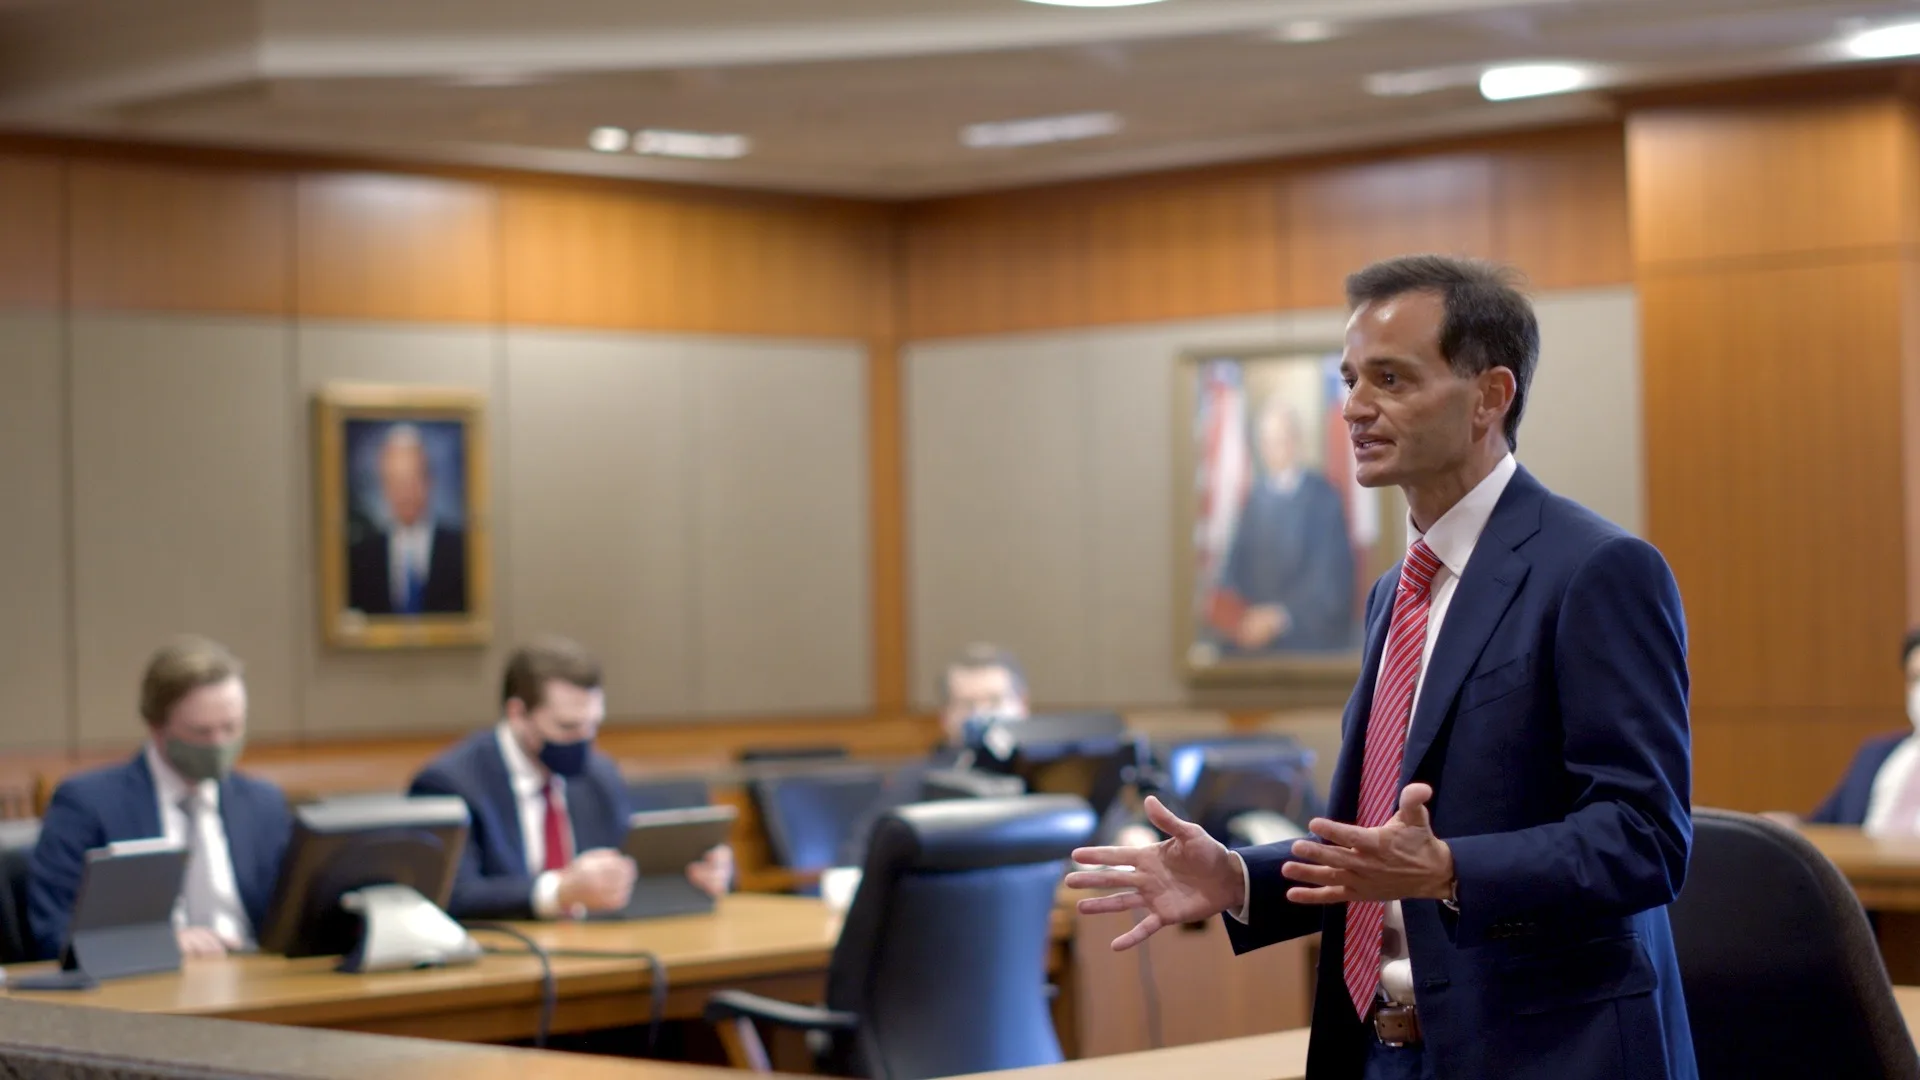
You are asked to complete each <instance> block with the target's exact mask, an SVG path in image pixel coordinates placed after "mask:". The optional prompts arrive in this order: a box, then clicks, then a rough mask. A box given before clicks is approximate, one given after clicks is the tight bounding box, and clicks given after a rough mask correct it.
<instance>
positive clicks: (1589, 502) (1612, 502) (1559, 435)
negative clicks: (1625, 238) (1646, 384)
mask: <svg viewBox="0 0 1920 1080" xmlns="http://www.w3.org/2000/svg"><path fill="white" fill-rule="evenodd" d="M1534 310H1535V311H1537V312H1538V313H1539V316H1540V368H1539V370H1538V371H1537V372H1536V373H1535V374H1534V380H1533V390H1532V400H1531V401H1529V402H1528V403H1527V411H1526V414H1525V415H1524V416H1522V417H1521V422H1520V452H1519V453H1518V454H1516V455H1515V456H1516V457H1518V458H1519V459H1520V461H1521V463H1522V464H1524V465H1526V467H1527V469H1528V470H1529V471H1530V472H1532V473H1533V474H1534V475H1535V476H1538V477H1539V478H1540V481H1541V483H1544V484H1546V485H1547V486H1548V487H1550V488H1552V489H1553V490H1554V491H1556V492H1558V493H1560V494H1562V495H1565V496H1566V497H1567V498H1569V499H1573V500H1574V501H1576V502H1578V503H1580V504H1582V505H1583V506H1585V507H1587V509H1589V510H1592V511H1593V512H1594V513H1596V514H1599V515H1600V516H1602V517H1604V518H1606V519H1607V520H1609V521H1611V522H1613V523H1614V524H1616V525H1618V526H1620V527H1621V528H1623V529H1626V530H1627V531H1628V532H1631V533H1633V534H1635V535H1636V536H1644V535H1646V467H1645V455H1644V452H1643V447H1642V439H1641V435H1640V430H1641V429H1640V305H1639V302H1638V300H1637V299H1636V298H1635V296H1634V291H1633V289H1631V288H1624V287H1623V288H1613V289H1594V290H1591V291H1582V292H1567V293H1545V294H1543V295H1540V296H1537V297H1535V298H1534Z"/></svg>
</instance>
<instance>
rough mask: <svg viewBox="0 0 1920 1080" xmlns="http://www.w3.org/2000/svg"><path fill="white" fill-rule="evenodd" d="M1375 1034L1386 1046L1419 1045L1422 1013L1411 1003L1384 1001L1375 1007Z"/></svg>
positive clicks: (1373, 1016) (1372, 1018)
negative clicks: (1398, 1003) (1402, 1003)
mask: <svg viewBox="0 0 1920 1080" xmlns="http://www.w3.org/2000/svg"><path fill="white" fill-rule="evenodd" d="M1370 1019H1371V1021H1372V1023H1373V1035H1374V1037H1375V1038H1377V1039H1379V1040H1380V1042H1381V1044H1382V1045H1384V1046H1394V1047H1400V1046H1419V1045H1420V1042H1421V1039H1420V1014H1419V1013H1418V1012H1417V1011H1415V1009H1414V1007H1413V1006H1411V1005H1395V1004H1393V1003H1392V1002H1387V1001H1383V1002H1380V1003H1378V1004H1376V1005H1374V1007H1373V1014H1372V1016H1371V1018H1370Z"/></svg>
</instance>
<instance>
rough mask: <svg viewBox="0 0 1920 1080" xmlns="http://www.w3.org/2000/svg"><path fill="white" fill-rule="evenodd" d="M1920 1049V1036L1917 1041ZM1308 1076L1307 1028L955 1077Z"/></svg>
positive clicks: (1919, 1019)
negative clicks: (1041, 1066)
mask: <svg viewBox="0 0 1920 1080" xmlns="http://www.w3.org/2000/svg"><path fill="white" fill-rule="evenodd" d="M1893 996H1894V998H1895V1000H1897V1001H1898V1002H1899V1003H1900V1013H1901V1015H1902V1016H1904V1017H1905V1018H1906V1021H1907V1033H1908V1034H1909V1035H1913V1034H1914V1033H1915V1031H1916V1029H1917V1028H1920V986H1896V987H1894V988H1893ZM1915 1043H1916V1048H1920V1038H1916V1040H1915ZM1306 1075H1307V1030H1306V1029H1305V1028H1298V1029H1295V1030H1292V1031H1280V1032H1275V1033H1273V1034H1271V1035H1250V1036H1248V1037H1246V1038H1241V1039H1225V1040H1222V1041H1220V1042H1209V1043H1196V1044H1194V1045H1192V1046H1176V1047H1171V1048H1169V1049H1166V1050H1147V1051H1143V1052H1141V1053H1137V1054H1116V1055H1114V1056H1113V1057H1103V1058H1092V1059H1089V1060H1086V1061H1069V1062H1066V1063H1064V1064H1061V1065H1048V1066H1046V1067H1044V1068H1038V1069H1012V1070H1009V1071H1006V1072H997V1073H980V1074H977V1075H976V1076H973V1077H960V1078H956V1080H1176V1078H1179V1077H1189V1076H1201V1077H1205V1078H1206V1080H1302V1078H1304V1077H1305V1076H1306Z"/></svg>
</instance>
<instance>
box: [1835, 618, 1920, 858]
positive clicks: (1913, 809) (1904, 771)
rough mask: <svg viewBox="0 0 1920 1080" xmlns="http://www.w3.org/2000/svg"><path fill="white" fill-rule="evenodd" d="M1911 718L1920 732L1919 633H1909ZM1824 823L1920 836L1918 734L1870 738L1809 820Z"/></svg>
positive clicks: (1879, 833) (1903, 656)
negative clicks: (1837, 784)
mask: <svg viewBox="0 0 1920 1080" xmlns="http://www.w3.org/2000/svg"><path fill="white" fill-rule="evenodd" d="M1901 663H1902V664H1903V665H1904V666H1905V667H1906V671H1907V719H1908V720H1909V721H1911V722H1912V724H1913V726H1914V728H1915V730H1920V630H1913V631H1910V632H1908V634H1907V640H1906V643H1905V647H1904V651H1903V652H1902V654H1901ZM1807 820H1808V821H1811V822H1815V823H1817V824H1821V825H1858V826H1860V827H1861V828H1863V829H1865V830H1866V831H1867V832H1869V833H1873V834H1874V835H1877V836H1915V835H1920V737H1916V736H1915V733H1914V731H1903V732H1900V733H1899V734H1895V735H1882V736H1878V737H1876V738H1872V739H1868V740H1867V741H1866V742H1865V743H1863V744H1862V745H1861V747H1860V750H1859V752H1858V753H1856V754H1855V755H1854V758H1853V763H1852V764H1851V765H1849V766H1847V772H1846V775H1844V776H1842V777H1841V778H1840V784H1839V786H1837V787H1835V788H1834V789H1833V792H1832V794H1830V795H1828V796H1827V798H1826V801H1825V802H1822V803H1821V804H1820V805H1819V807H1818V808H1816V809H1815V810H1814V812H1813V813H1812V814H1811V815H1809V816H1808V818H1807Z"/></svg>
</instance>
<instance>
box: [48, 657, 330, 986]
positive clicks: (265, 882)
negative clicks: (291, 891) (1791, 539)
mask: <svg viewBox="0 0 1920 1080" xmlns="http://www.w3.org/2000/svg"><path fill="white" fill-rule="evenodd" d="M240 676H241V665H240V661H239V660H238V659H237V658H235V657H234V655H233V654H232V653H230V652H228V651H227V650H226V649H225V648H223V647H221V646H220V645H218V644H216V643H214V642H211V641H208V640H206V639H204V638H182V639H180V640H179V641H176V642H174V643H172V644H170V645H168V646H166V647H165V648H162V649H160V650H159V651H158V652H156V653H154V655H153V658H152V659H151V660H150V661H149V662H148V664H147V671H146V676H145V677H144V679H142V681H141V684H140V714H141V716H142V717H144V718H145V720H146V722H147V733H148V736H149V738H148V740H147V743H146V745H145V746H143V747H142V748H141V750H140V752H139V753H138V754H136V755H134V757H133V760H132V761H129V762H127V763H126V764H124V765H112V766H108V767H106V768H103V769H95V770H93V771H91V772H86V773H81V774H79V775H77V776H73V777H69V778H68V779H67V780H65V781H64V782H62V783H61V785H60V787H59V788H58V789H57V790H56V791H55V792H54V793H53V801H52V803H51V804H50V805H49V806H48V807H47V816H46V819H45V820H44V821H43V822H42V823H41V826H40V839H39V842H38V843H37V844H36V845H35V846H34V849H33V855H32V857H31V859H30V860H29V863H28V871H27V874H28V877H27V919H28V923H29V925H30V926H31V928H32V930H33V938H34V943H35V946H36V948H37V949H38V951H39V953H40V955H41V956H42V957H44V958H48V959H51V958H52V957H54V956H57V955H58V954H59V952H60V950H61V948H62V947H63V946H64V945H65V943H66V936H67V923H68V920H69V919H70V918H71V917H72V915H73V903H74V897H75V894H76V893H77V892H78V891H79V888H80V873H81V869H82V867H83V866H84V865H85V861H86V853H87V851H88V850H89V849H91V848H97V847H104V846H105V845H107V844H110V843H115V842H118V841H123V840H140V839H145V838H148V837H165V838H166V839H168V840H171V841H174V842H176V843H178V844H180V845H182V846H183V847H185V848H186V849H187V869H186V875H185V877H184V879H183V880H182V882H181V886H180V898H179V901H178V902H177V903H176V905H175V907H174V913H173V917H174V929H175V933H176V934H177V936H178V937H179V940H180V951H181V953H182V954H184V955H186V956H189V957H195V956H217V955H220V954H221V953H225V952H228V951H231V950H243V949H247V948H250V947H251V946H252V945H253V941H254V932H255V930H256V929H257V928H258V927H259V926H260V924H261V922H262V920H264V919H265V918H266V914H267V904H268V903H269V902H270V899H271V896H272V892H273V886H274V881H275V880H276V879H277V878H278V877H279V874H280V859H281V856H282V855H283V854H284V853H285V851H286V846H287V836H288V834H289V832H290V830H291V828H292V821H291V818H290V817H289V815H288V813H287V801H286V799H285V798H284V797H283V796H282V795H281V794H280V789H279V788H276V787H274V786H273V785H272V784H270V783H268V782H266V781H264V780H256V779H253V778H250V777H246V776H242V775H239V774H237V773H235V772H234V771H233V764H234V761H235V760H236V759H238V758H239V756H240V749H241V747H242V746H243V745H244V744H245V742H246V735H247V688H246V684H245V683H243V682H242V681H241V677H240Z"/></svg>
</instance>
